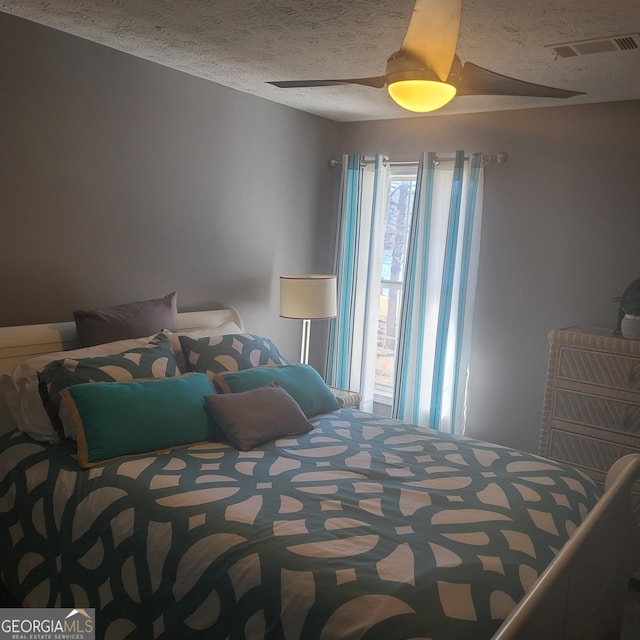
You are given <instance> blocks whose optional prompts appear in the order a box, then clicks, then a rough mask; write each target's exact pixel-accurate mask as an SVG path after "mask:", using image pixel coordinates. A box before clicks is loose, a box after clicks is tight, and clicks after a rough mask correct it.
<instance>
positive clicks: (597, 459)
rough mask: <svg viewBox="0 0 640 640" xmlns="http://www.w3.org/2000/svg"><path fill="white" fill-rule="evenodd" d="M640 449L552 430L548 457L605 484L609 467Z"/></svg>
mask: <svg viewBox="0 0 640 640" xmlns="http://www.w3.org/2000/svg"><path fill="white" fill-rule="evenodd" d="M639 451H640V448H638V447H630V446H624V445H621V444H615V443H612V442H605V441H603V440H599V439H596V438H590V437H589V436H582V435H578V434H575V433H569V432H567V431H560V430H559V429H554V428H552V429H551V431H550V433H549V448H548V453H547V457H549V458H551V459H552V460H557V461H558V462H566V463H568V464H570V465H573V466H577V467H581V468H582V469H584V470H585V471H586V472H587V473H589V472H591V471H593V472H595V473H593V474H590V475H591V476H592V477H593V479H594V480H597V481H600V482H603V481H604V477H605V475H606V473H607V471H608V470H609V467H611V465H612V464H613V463H614V462H615V461H616V460H618V458H622V456H625V455H627V454H628V453H638V452H639Z"/></svg>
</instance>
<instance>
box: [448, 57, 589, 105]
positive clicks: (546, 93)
mask: <svg viewBox="0 0 640 640" xmlns="http://www.w3.org/2000/svg"><path fill="white" fill-rule="evenodd" d="M460 75H461V80H460V83H459V84H458V91H457V93H456V95H458V96H527V97H534V98H535V97H538V98H570V97H571V96H577V95H584V92H582V91H569V90H567V89H557V88H555V87H546V86H544V85H542V84H533V83H532V82H525V81H524V80H518V79H516V78H510V77H509V76H503V75H502V74H500V73H496V72H495V71H489V69H484V68H483V67H479V66H478V65H477V64H473V62H465V64H464V66H463V67H462V72H461V74H460Z"/></svg>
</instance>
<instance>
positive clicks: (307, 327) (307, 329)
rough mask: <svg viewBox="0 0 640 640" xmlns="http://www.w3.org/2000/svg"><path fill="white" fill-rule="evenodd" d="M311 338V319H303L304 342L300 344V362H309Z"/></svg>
mask: <svg viewBox="0 0 640 640" xmlns="http://www.w3.org/2000/svg"><path fill="white" fill-rule="evenodd" d="M310 338H311V320H303V321H302V344H301V346H300V362H301V363H302V364H309V339H310Z"/></svg>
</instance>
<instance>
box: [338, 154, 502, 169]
mask: <svg viewBox="0 0 640 640" xmlns="http://www.w3.org/2000/svg"><path fill="white" fill-rule="evenodd" d="M470 157H471V156H469V155H465V157H464V159H465V160H469V158H470ZM508 159H509V156H508V155H507V154H506V153H505V152H504V151H498V152H497V153H483V154H482V164H483V165H488V164H505V163H506V162H507V160H508ZM453 160H455V157H454V156H436V163H440V162H453ZM372 162H375V160H373V159H371V158H366V157H365V156H362V157H361V159H360V166H361V167H364V166H365V165H367V164H371V163H372ZM383 162H384V163H388V164H396V165H398V164H400V165H402V164H404V165H415V164H418V161H417V160H389V158H385V160H384V161H383ZM341 165H342V162H341V161H340V160H338V159H337V158H331V159H330V160H329V166H330V167H331V168H332V169H334V168H335V167H339V166H341Z"/></svg>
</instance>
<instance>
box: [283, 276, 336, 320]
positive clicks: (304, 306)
mask: <svg viewBox="0 0 640 640" xmlns="http://www.w3.org/2000/svg"><path fill="white" fill-rule="evenodd" d="M336 295H337V294H336V277H335V276H332V275H320V274H314V273H309V274H304V275H295V276H280V316H282V317H283V318H297V319H301V320H310V319H312V318H335V317H336V315H337V312H338V310H337V301H336Z"/></svg>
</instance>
